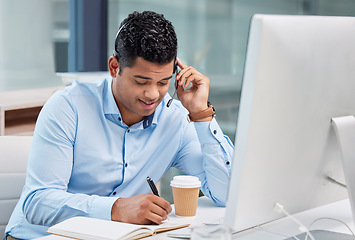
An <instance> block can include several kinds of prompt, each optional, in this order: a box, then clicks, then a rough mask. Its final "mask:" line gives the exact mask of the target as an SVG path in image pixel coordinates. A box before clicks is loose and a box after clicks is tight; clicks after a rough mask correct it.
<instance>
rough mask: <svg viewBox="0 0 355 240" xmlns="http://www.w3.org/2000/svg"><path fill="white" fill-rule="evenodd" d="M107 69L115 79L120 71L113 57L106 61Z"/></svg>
mask: <svg viewBox="0 0 355 240" xmlns="http://www.w3.org/2000/svg"><path fill="white" fill-rule="evenodd" d="M108 69H109V70H110V75H111V77H113V78H115V77H116V76H117V73H118V72H119V69H120V64H119V63H118V60H117V58H116V57H115V56H111V57H110V58H109V59H108Z"/></svg>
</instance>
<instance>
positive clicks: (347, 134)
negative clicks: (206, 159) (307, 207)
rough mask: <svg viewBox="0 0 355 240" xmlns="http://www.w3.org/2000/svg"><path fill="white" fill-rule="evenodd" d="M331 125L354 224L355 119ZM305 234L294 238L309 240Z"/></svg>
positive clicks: (319, 233) (341, 239) (343, 238)
mask: <svg viewBox="0 0 355 240" xmlns="http://www.w3.org/2000/svg"><path fill="white" fill-rule="evenodd" d="M332 125H333V127H334V130H335V133H336V137H337V139H338V143H339V147H340V151H341V154H342V163H343V169H344V175H345V181H346V188H347V190H348V195H349V200H350V205H351V210H352V216H353V222H354V223H355V117H354V116H345V117H337V118H332ZM310 233H311V234H312V236H313V237H314V239H316V240H318V239H319V240H355V236H353V235H349V234H344V233H338V232H331V231H325V230H312V231H310ZM306 234H307V233H302V234H299V235H297V236H296V237H297V239H302V240H303V239H305V240H309V239H311V238H310V237H308V238H306ZM294 239H296V238H295V237H290V238H287V239H285V240H294Z"/></svg>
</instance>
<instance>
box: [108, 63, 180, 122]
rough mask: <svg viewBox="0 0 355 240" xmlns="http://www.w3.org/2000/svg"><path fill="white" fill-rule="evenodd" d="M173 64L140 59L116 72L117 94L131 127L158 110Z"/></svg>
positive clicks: (123, 113) (113, 86) (165, 91)
mask: <svg viewBox="0 0 355 240" xmlns="http://www.w3.org/2000/svg"><path fill="white" fill-rule="evenodd" d="M173 65H174V61H171V62H170V63H167V64H163V65H160V64H156V63H152V62H148V61H145V60H144V59H143V58H137V60H136V61H135V64H134V65H133V66H132V67H125V68H123V69H122V71H121V73H119V72H116V73H115V74H114V76H115V77H114V79H113V83H112V92H113V96H114V97H115V100H116V103H117V106H118V108H119V110H120V112H121V115H122V119H123V121H124V122H125V123H126V124H127V125H128V126H131V125H133V124H135V123H137V122H139V121H141V120H142V119H143V118H144V117H145V116H149V115H150V114H152V113H153V112H154V111H155V109H156V107H157V106H158V105H159V103H160V102H161V101H162V100H163V98H164V96H165V94H166V93H167V91H168V88H169V83H170V79H171V77H172V72H173ZM117 69H118V68H117ZM110 70H111V69H110ZM111 74H112V71H111Z"/></svg>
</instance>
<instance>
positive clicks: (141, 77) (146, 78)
mask: <svg viewBox="0 0 355 240" xmlns="http://www.w3.org/2000/svg"><path fill="white" fill-rule="evenodd" d="M133 77H135V78H140V79H145V80H152V79H151V78H149V77H144V76H141V75H134V76H133ZM172 77H173V75H171V76H169V77H166V78H162V79H160V80H159V81H165V80H169V79H170V78H172Z"/></svg>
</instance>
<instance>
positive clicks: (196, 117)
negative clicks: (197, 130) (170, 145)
mask: <svg viewBox="0 0 355 240" xmlns="http://www.w3.org/2000/svg"><path fill="white" fill-rule="evenodd" d="M214 115H215V109H214V107H213V106H212V104H211V103H210V102H208V103H207V108H206V109H205V110H202V111H200V112H197V113H190V114H189V115H188V120H189V121H192V122H208V121H211V120H212V119H213V116H214Z"/></svg>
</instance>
